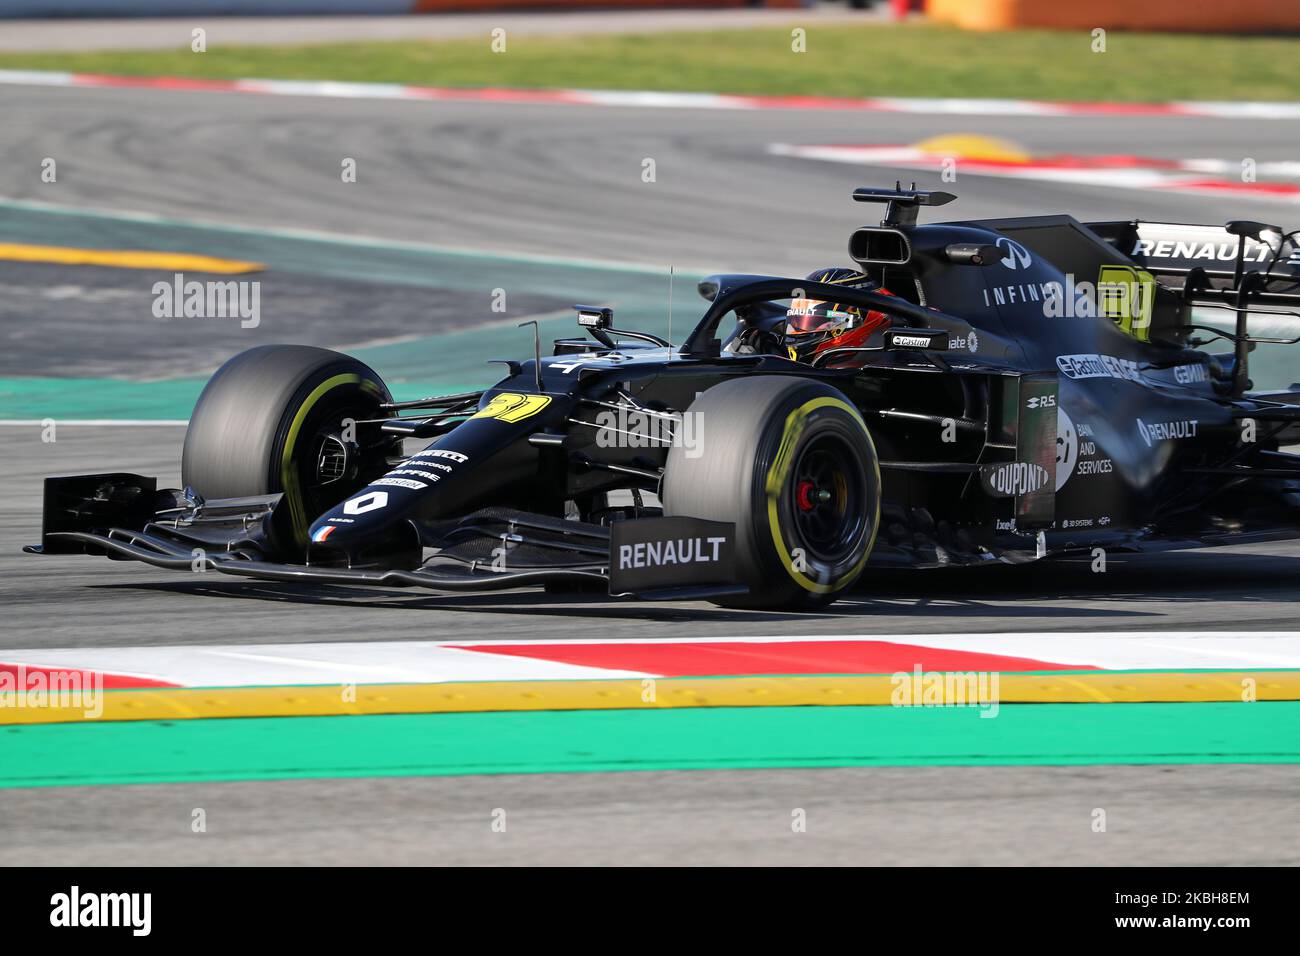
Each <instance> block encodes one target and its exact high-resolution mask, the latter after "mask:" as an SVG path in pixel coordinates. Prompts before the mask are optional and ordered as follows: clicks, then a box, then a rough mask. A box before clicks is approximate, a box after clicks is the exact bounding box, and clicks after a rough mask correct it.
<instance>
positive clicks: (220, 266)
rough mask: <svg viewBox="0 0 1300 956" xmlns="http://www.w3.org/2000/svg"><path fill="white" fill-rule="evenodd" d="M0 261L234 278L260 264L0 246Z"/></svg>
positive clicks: (113, 251)
mask: <svg viewBox="0 0 1300 956" xmlns="http://www.w3.org/2000/svg"><path fill="white" fill-rule="evenodd" d="M0 259H6V260H8V261H10V262H48V263H58V264H62V265H70V266H109V267H111V268H115V269H159V270H162V271H164V272H208V273H215V274H219V275H237V274H240V273H244V272H261V271H262V270H263V269H265V268H266V267H265V266H264V265H262V264H261V263H260V262H241V261H240V260H238V259H217V258H214V257H212V256H199V255H190V254H189V253H184V252H148V251H143V250H134V249H69V248H65V247H63V246H29V245H24V244H19V243H3V242H0Z"/></svg>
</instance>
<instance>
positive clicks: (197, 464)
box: [27, 187, 1300, 608]
mask: <svg viewBox="0 0 1300 956" xmlns="http://www.w3.org/2000/svg"><path fill="white" fill-rule="evenodd" d="M854 198H855V199H858V200H860V201H864V202H870V203H882V204H885V215H884V218H883V220H882V221H881V223H880V225H878V226H875V225H873V226H865V227H863V228H861V229H858V230H857V231H856V232H854V233H853V235H852V237H851V239H850V242H849V254H850V256H851V257H852V259H853V260H854V261H855V262H856V263H857V264H858V266H859V267H860V269H861V270H862V271H863V272H865V273H866V274H867V275H868V276H870V277H872V278H873V279H874V280H875V281H876V282H878V283H879V284H880V285H881V286H883V287H885V288H887V289H888V290H889V291H890V292H891V293H892V294H890V295H886V294H882V293H881V292H880V291H870V290H863V289H848V288H843V287H840V286H832V285H827V284H823V283H820V282H816V281H809V280H804V279H788V278H774V277H766V276H749V275H719V276H713V277H710V278H709V279H707V280H705V281H704V282H702V283H701V284H700V291H701V293H702V294H703V295H704V297H705V298H706V299H707V300H708V301H709V303H710V304H709V306H708V308H707V309H706V311H705V313H704V316H703V318H701V319H700V321H699V323H698V325H696V326H695V328H694V330H693V331H692V332H691V333H690V335H689V336H688V337H687V338H686V340H685V341H684V342H683V343H681V345H680V346H675V345H672V344H670V343H669V342H666V341H664V340H663V339H661V338H658V337H656V336H654V335H651V334H648V333H644V332H633V331H627V330H620V329H617V328H615V327H614V325H613V315H612V312H611V311H610V310H608V309H604V308H585V307H581V306H580V307H578V324H579V325H580V326H582V328H583V329H584V330H585V332H586V333H587V335H589V336H590V338H585V337H580V338H571V339H561V340H559V341H556V342H555V343H554V348H553V352H552V355H551V356H549V357H543V356H542V354H541V353H542V350H541V347H540V343H539V342H538V341H537V338H536V335H535V336H534V343H535V352H534V355H533V357H532V358H531V360H524V361H510V362H506V363H505V364H506V365H507V367H508V374H507V375H506V377H505V378H504V379H503V380H501V381H500V382H499V383H497V384H496V385H494V386H493V387H491V388H489V389H487V390H485V391H482V392H466V393H463V394H456V395H442V396H438V397H433V398H427V399H424V400H421V401H412V402H394V401H393V400H392V398H391V396H390V394H389V391H388V389H387V388H386V387H385V385H384V383H383V381H382V380H381V379H380V378H379V376H378V375H376V374H375V373H374V371H372V370H371V369H370V368H368V367H367V366H366V365H364V364H362V363H361V362H359V361H357V360H355V359H352V358H349V357H348V356H346V355H342V354H339V353H336V352H331V351H327V350H324V349H319V348H308V347H303V346H294V345H278V346H263V347H260V348H255V349H252V350H250V351H247V352H244V353H242V354H240V355H237V356H235V357H234V358H232V359H231V360H230V361H229V362H227V363H226V364H225V365H224V366H222V368H221V369H220V370H218V371H217V373H216V374H215V375H214V376H213V377H212V379H211V381H210V382H209V383H208V385H207V387H206V388H205V389H204V391H203V394H202V395H201V397H200V398H199V401H198V404H197V406H196V407H195V409H194V414H193V417H192V418H191V420H190V423H189V430H188V432H187V434H186V439H185V449H184V456H183V461H182V475H183V484H184V485H185V488H184V489H183V490H180V491H163V490H159V489H157V488H156V481H155V480H154V479H151V478H145V477H141V476H139V475H133V474H123V473H111V474H97V475H86V476H79V477H65V478H50V479H47V480H46V483H45V500H44V528H43V536H42V544H41V545H39V546H33V547H29V548H28V549H27V550H28V551H31V552H34V553H43V554H62V553H73V552H77V553H93V554H106V555H108V556H109V557H113V558H127V559H135V560H139V561H144V562H147V563H149V564H152V565H156V566H158V567H163V568H174V569H178V570H186V571H189V570H202V571H217V572H221V573H223V574H234V575H243V576H245V577H250V578H260V579H270V580H277V581H301V582H324V583H330V584H357V585H383V586H392V585H418V586H424V587H429V588H435V589H445V590H453V591H465V590H490V589H505V588H513V587H518V586H522V585H535V584H545V585H546V586H547V587H548V588H561V589H577V590H582V589H588V588H590V589H600V590H608V592H609V593H611V594H614V595H629V596H636V597H640V598H660V599H681V598H695V597H699V598H707V599H710V600H712V601H714V602H716V603H719V604H723V605H726V606H740V607H759V608H774V607H809V606H817V605H820V604H824V603H827V602H829V601H831V600H833V599H834V598H835V597H836V596H837V595H840V594H842V593H843V592H844V591H845V590H846V589H847V588H849V587H850V586H851V585H853V584H854V582H855V581H857V580H858V579H859V577H860V576H861V575H862V573H863V570H864V568H866V567H867V566H868V565H869V564H870V565H876V564H881V565H886V564H887V565H898V566H910V567H920V568H925V567H947V566H960V565H980V564H984V563H987V562H994V561H1002V562H1024V561H1031V560H1034V559H1038V558H1044V557H1048V556H1052V555H1057V554H1062V553H1067V552H1074V551H1079V550H1091V549H1094V548H1097V547H1101V548H1109V549H1125V550H1130V549H1132V550H1143V549H1156V548H1178V547H1199V546H1205V545H1212V544H1221V543H1236V542H1241V541H1247V540H1254V539H1262V538H1276V537H1296V536H1300V456H1297V455H1293V454H1288V453H1285V452H1283V451H1281V450H1279V449H1280V448H1281V447H1283V446H1284V445H1287V444H1289V443H1292V442H1294V441H1296V440H1298V439H1300V386H1293V387H1292V388H1291V389H1289V390H1287V391H1281V392H1267V393H1261V392H1253V391H1252V390H1251V389H1252V387H1253V386H1252V383H1251V381H1250V378H1249V373H1248V367H1247V366H1248V358H1249V354H1250V351H1251V349H1252V348H1253V346H1254V343H1255V342H1259V341H1272V342H1277V341H1282V340H1278V339H1269V340H1264V339H1260V338H1253V337H1251V336H1250V335H1249V334H1248V329H1247V314H1248V313H1249V312H1252V311H1253V312H1275V313H1276V312H1283V313H1289V312H1290V311H1291V310H1293V309H1294V308H1295V307H1296V306H1297V305H1300V292H1298V291H1297V286H1298V284H1300V255H1298V254H1297V246H1296V243H1295V238H1294V235H1293V234H1284V232H1283V230H1282V229H1280V228H1278V227H1275V226H1270V225H1268V224H1265V223H1259V222H1247V221H1233V222H1229V223H1228V224H1227V225H1226V226H1223V227H1214V226H1188V225H1174V224H1166V223H1148V222H1137V221H1131V222H1102V223H1089V224H1086V225H1085V224H1082V223H1080V222H1077V221H1076V220H1074V219H1073V218H1071V217H1069V216H1064V215H1057V216H1041V217H1031V218H1017V219H1001V220H981V221H971V222H950V223H938V224H918V222H917V213H918V211H919V207H921V206H938V205H943V204H946V203H948V202H950V201H952V199H954V198H955V197H953V196H952V195H951V194H948V193H943V192H926V191H919V190H917V189H916V188H915V187H913V188H912V189H906V190H905V189H902V188H901V187H898V188H895V189H892V190H891V189H859V190H857V191H856V192H855V194H854ZM798 297H808V298H811V299H819V300H830V299H833V300H835V301H837V302H839V303H847V304H848V305H850V306H853V307H856V308H859V309H870V310H877V311H879V312H883V313H884V314H885V315H886V316H888V317H889V319H890V321H889V322H888V323H887V325H886V327H884V328H882V329H881V330H879V331H878V332H873V335H872V337H871V338H870V339H869V340H868V341H867V342H866V344H864V345H860V346H855V347H852V348H840V349H832V350H829V351H827V352H824V353H822V354H819V355H817V356H816V358H815V359H813V360H812V361H811V362H808V361H795V360H792V358H791V354H793V353H789V354H788V353H787V350H786V349H785V348H783V347H782V328H783V324H784V323H785V322H786V317H787V310H786V307H785V306H784V304H783V303H784V301H785V300H790V299H795V298H798ZM1193 307H1219V308H1228V309H1232V310H1236V319H1235V322H1228V323H1224V324H1222V325H1220V326H1219V327H1212V326H1209V325H1198V324H1196V321H1197V320H1196V319H1195V318H1194V316H1193V312H1192V309H1193ZM1215 340H1218V341H1222V342H1224V343H1225V344H1226V346H1228V347H1227V348H1224V349H1222V350H1220V351H1219V352H1217V353H1214V354H1211V353H1210V352H1207V351H1203V350H1202V347H1203V346H1205V345H1208V344H1209V343H1210V342H1211V341H1215ZM1285 341H1287V342H1289V343H1294V342H1295V341H1300V340H1285ZM412 439H425V440H428V444H427V446H426V447H424V448H423V450H420V451H416V452H415V453H414V454H410V453H408V452H407V451H406V442H407V441H408V440H412Z"/></svg>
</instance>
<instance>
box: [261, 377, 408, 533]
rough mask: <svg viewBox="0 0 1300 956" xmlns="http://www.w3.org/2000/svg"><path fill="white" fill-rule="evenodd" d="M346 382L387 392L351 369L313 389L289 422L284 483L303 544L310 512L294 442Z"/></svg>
mask: <svg viewBox="0 0 1300 956" xmlns="http://www.w3.org/2000/svg"><path fill="white" fill-rule="evenodd" d="M343 385H359V386H361V387H362V388H364V389H365V390H366V391H369V392H374V393H375V394H376V395H378V396H379V397H380V398H381V399H382V398H383V397H384V395H383V392H382V391H381V390H380V388H379V386H377V385H376V384H375V383H374V382H371V381H369V380H368V379H365V378H362V377H361V375H359V374H358V373H356V372H347V373H345V374H343V375H335V376H334V377H333V378H327V379H326V380H325V381H323V382H321V383H320V384H319V385H317V386H316V387H315V388H314V389H313V390H312V392H311V394H310V395H308V396H307V398H306V400H305V401H303V403H302V404H301V405H299V406H298V411H297V413H296V414H295V415H294V416H293V422H292V423H291V424H290V425H289V435H288V437H287V438H285V440H284V451H283V453H282V454H281V456H280V486H281V487H282V488H283V489H284V494H285V496H286V497H287V498H288V499H289V514H290V516H291V517H292V518H293V533H294V537H295V538H296V539H297V540H298V543H299V544H306V542H307V525H308V522H307V513H306V511H304V510H303V500H302V489H301V488H299V486H298V473H297V471H296V470H295V469H294V467H293V449H294V445H295V444H297V441H298V432H299V431H300V430H301V429H302V423H303V421H304V420H305V419H306V418H307V413H308V412H310V411H311V410H312V408H313V407H315V405H316V403H317V402H319V401H320V399H321V396H323V395H325V394H326V393H327V392H330V391H333V390H334V389H336V388H339V387H340V386H343Z"/></svg>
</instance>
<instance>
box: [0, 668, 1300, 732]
mask: <svg viewBox="0 0 1300 956" xmlns="http://www.w3.org/2000/svg"><path fill="white" fill-rule="evenodd" d="M898 686H899V684H898V682H897V681H896V680H895V679H894V678H893V677H891V676H890V675H888V674H870V675H859V676H823V677H706V678H680V677H679V678H659V679H656V680H649V679H641V678H633V679H619V680H563V681H484V682H467V683H447V684H367V685H350V684H327V685H312V686H298V687H234V688H187V689H149V690H113V691H105V692H104V693H103V694H102V695H101V697H102V703H103V708H102V713H101V714H98V715H95V714H93V713H91V714H88V713H87V712H86V709H85V708H84V707H82V706H80V702H79V705H78V706H76V707H15V706H3V707H0V724H51V723H70V722H80V721H84V720H92V721H93V720H103V721H121V720H192V719H198V718H215V717H328V716H343V715H347V714H438V713H449V714H450V713H476V712H489V711H529V710H638V709H642V708H648V709H651V710H664V709H673V708H682V707H810V706H814V707H815V706H842V707H844V706H853V707H863V706H889V705H891V704H894V703H895V702H896V701H897V700H898V697H897V694H896V691H897V689H898ZM989 689H990V690H993V688H992V687H991V686H990V688H989ZM989 696H990V697H991V698H992V699H994V700H996V702H997V703H998V704H1033V703H1043V704H1049V703H1053V704H1071V703H1075V704H1090V703H1202V702H1213V701H1222V702H1242V703H1243V706H1254V704H1249V703H1245V701H1246V700H1248V699H1253V700H1255V701H1256V702H1259V701H1278V700H1300V671H1209V672H1190V673H1164V672H1152V673H1111V672H1104V671H1097V672H1094V671H1068V672H1067V671H1063V672H1059V673H1052V674H999V675H998V685H997V687H996V693H993V694H990V695H989Z"/></svg>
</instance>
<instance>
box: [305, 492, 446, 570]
mask: <svg viewBox="0 0 1300 956" xmlns="http://www.w3.org/2000/svg"><path fill="white" fill-rule="evenodd" d="M395 504H396V503H395V502H394V501H393V500H392V496H391V495H390V493H389V491H388V490H387V489H383V488H373V487H371V488H366V489H363V490H362V491H361V492H359V493H358V494H356V495H354V496H353V497H351V498H349V499H348V500H347V501H345V502H343V503H342V504H340V505H338V506H336V507H335V508H334V509H332V510H331V511H329V512H328V513H327V514H324V515H322V516H321V517H320V518H318V519H317V520H316V522H315V523H314V524H313V525H312V526H311V531H310V533H309V536H308V537H309V542H308V545H307V563H308V564H311V565H323V566H327V567H347V568H413V567H418V566H419V562H420V557H421V547H420V538H419V533H418V532H417V531H416V529H415V526H414V525H413V524H412V523H411V522H410V521H409V520H408V519H407V518H406V517H405V509H404V508H401V507H395Z"/></svg>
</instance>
